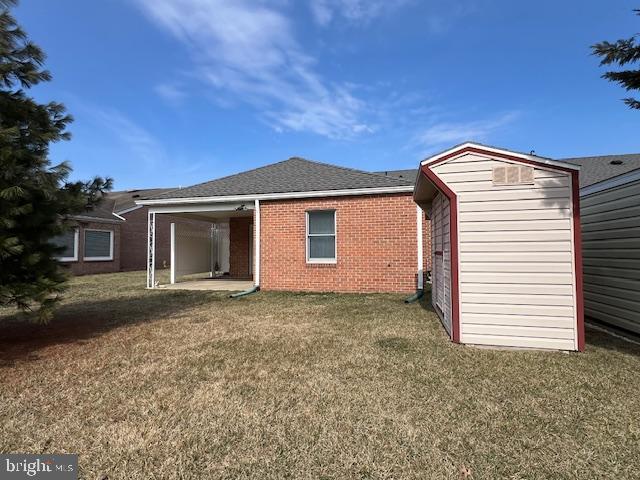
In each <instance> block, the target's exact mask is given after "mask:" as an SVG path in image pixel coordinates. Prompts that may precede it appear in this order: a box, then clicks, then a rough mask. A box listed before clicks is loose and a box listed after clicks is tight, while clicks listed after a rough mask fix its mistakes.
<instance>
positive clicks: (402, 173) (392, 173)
mask: <svg viewBox="0 0 640 480" xmlns="http://www.w3.org/2000/svg"><path fill="white" fill-rule="evenodd" d="M373 173H377V174H378V175H386V176H389V177H396V178H403V179H405V180H409V181H411V183H415V181H416V177H417V176H418V169H417V168H410V169H406V170H387V171H384V172H373Z"/></svg>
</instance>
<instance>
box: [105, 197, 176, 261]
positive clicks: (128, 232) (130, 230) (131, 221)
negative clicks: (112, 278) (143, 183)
mask: <svg viewBox="0 0 640 480" xmlns="http://www.w3.org/2000/svg"><path fill="white" fill-rule="evenodd" d="M172 190H175V189H174V188H150V189H139V190H123V191H117V192H109V193H108V194H107V198H108V199H109V200H110V201H112V202H113V203H112V207H113V212H114V213H115V214H116V215H118V216H119V217H121V218H122V219H123V220H124V223H123V224H122V225H121V233H120V237H121V245H122V247H121V249H120V270H121V271H125V272H126V271H131V270H144V269H145V268H146V266H147V224H148V218H147V217H148V210H149V209H148V208H146V207H143V206H142V205H136V200H139V199H141V198H145V197H148V196H153V195H160V194H163V193H167V192H170V191H172ZM172 220H173V219H171V218H160V219H159V221H158V223H157V225H156V229H157V232H156V252H157V266H158V267H165V268H166V267H168V266H169V264H170V262H171V252H170V245H169V236H170V226H171V221H172Z"/></svg>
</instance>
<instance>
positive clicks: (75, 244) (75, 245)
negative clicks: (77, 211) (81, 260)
mask: <svg viewBox="0 0 640 480" xmlns="http://www.w3.org/2000/svg"><path fill="white" fill-rule="evenodd" d="M79 249H80V229H79V228H77V227H76V228H74V229H73V257H55V258H56V260H58V261H59V262H77V261H78V250H79Z"/></svg>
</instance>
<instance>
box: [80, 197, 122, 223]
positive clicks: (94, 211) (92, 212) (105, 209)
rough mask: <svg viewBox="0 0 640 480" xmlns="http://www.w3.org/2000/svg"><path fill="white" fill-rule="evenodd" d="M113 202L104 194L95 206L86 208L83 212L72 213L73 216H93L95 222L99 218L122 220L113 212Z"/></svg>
mask: <svg viewBox="0 0 640 480" xmlns="http://www.w3.org/2000/svg"><path fill="white" fill-rule="evenodd" d="M114 204H115V201H114V200H113V199H111V198H109V197H108V196H106V195H105V196H104V197H102V199H101V200H100V202H99V203H98V204H97V205H96V206H95V207H93V208H90V209H87V210H86V211H85V212H83V213H80V214H78V215H74V217H83V218H93V219H95V220H96V221H97V222H99V221H100V220H109V221H112V222H113V221H118V222H121V221H122V220H120V219H119V218H118V217H116V216H115V215H114V214H113V206H114Z"/></svg>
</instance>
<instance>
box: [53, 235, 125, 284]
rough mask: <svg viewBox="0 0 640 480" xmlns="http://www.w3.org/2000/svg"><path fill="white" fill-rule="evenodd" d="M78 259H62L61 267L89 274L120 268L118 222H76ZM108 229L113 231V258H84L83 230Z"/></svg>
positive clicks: (79, 273) (76, 272)
mask: <svg viewBox="0 0 640 480" xmlns="http://www.w3.org/2000/svg"><path fill="white" fill-rule="evenodd" d="M77 228H78V230H79V234H78V260H76V261H63V262H61V263H60V264H61V265H62V266H63V268H67V269H69V271H71V273H73V274H74V275H90V274H94V273H112V272H118V271H119V270H120V242H121V240H120V224H117V223H103V222H78V225H77ZM87 229H88V230H110V231H112V232H113V260H85V259H84V232H85V230H87Z"/></svg>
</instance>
